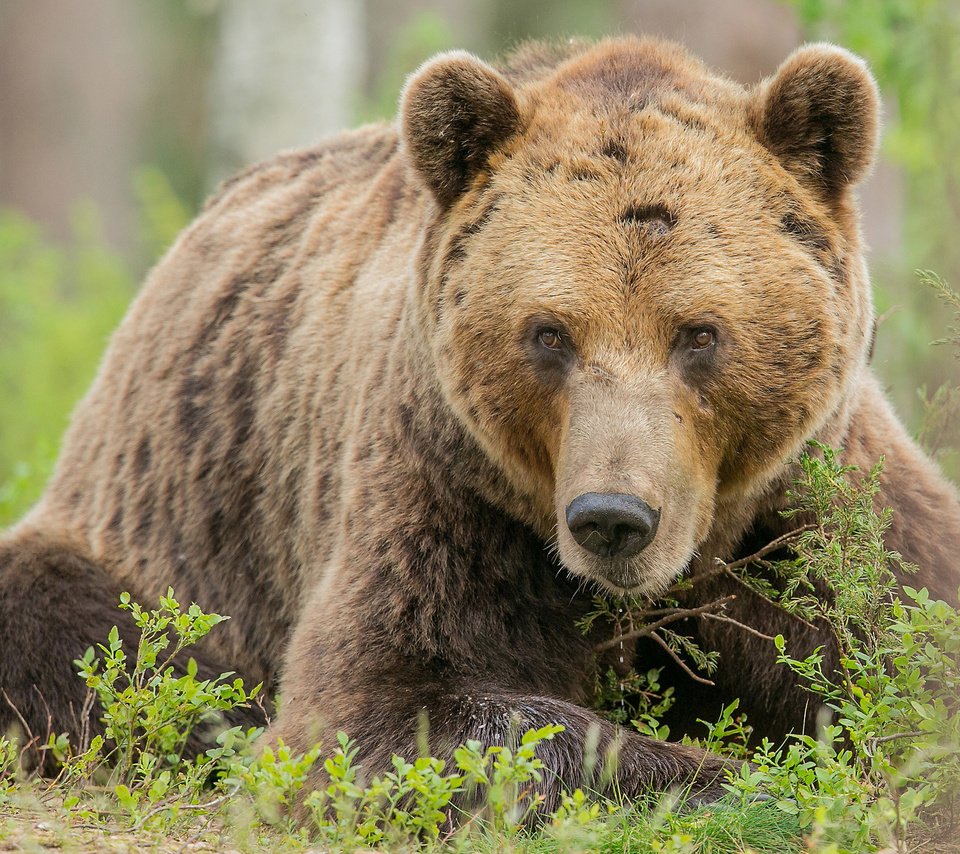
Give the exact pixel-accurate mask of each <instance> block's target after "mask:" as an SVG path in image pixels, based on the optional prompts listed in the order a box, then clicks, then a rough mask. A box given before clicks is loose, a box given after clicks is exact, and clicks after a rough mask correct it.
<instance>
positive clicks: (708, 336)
mask: <svg viewBox="0 0 960 854" xmlns="http://www.w3.org/2000/svg"><path fill="white" fill-rule="evenodd" d="M716 341H717V334H716V333H715V332H714V331H713V330H712V329H710V328H709V327H706V326H704V327H701V328H699V329H694V330H692V338H691V342H690V349H691V350H706V349H707V348H708V347H712V346H713V345H714V344H715V343H716Z"/></svg>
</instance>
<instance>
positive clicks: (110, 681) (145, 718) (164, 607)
mask: <svg viewBox="0 0 960 854" xmlns="http://www.w3.org/2000/svg"><path fill="white" fill-rule="evenodd" d="M120 607H121V608H122V609H124V610H126V611H129V612H130V614H131V615H132V617H133V620H134V623H135V624H136V626H137V628H139V629H140V641H139V644H138V647H137V652H136V658H135V659H134V660H133V662H132V664H133V666H132V669H131V668H128V658H127V653H126V651H125V650H124V648H123V640H122V639H121V637H120V632H119V630H118V629H117V627H116V626H114V627H113V629H112V630H111V631H110V635H109V637H108V639H107V643H106V644H99V645H98V646H99V650H100V652H101V654H102V659H101V658H97V657H96V655H95V652H94V650H93V648H90V649H88V650H87V651H86V652H85V653H84V655H83V658H81V659H79V660H78V661H77V662H76V664H77V666H78V668H79V675H80V677H81V678H82V679H84V681H85V682H86V684H87V687H88V688H90V689H91V690H92V691H93V692H94V693H95V694H96V697H97V699H98V700H99V702H100V705H101V707H102V708H103V711H104V715H103V721H104V724H105V732H104V734H105V736H106V738H107V739H108V740H109V741H110V742H112V743H113V747H112V748H111V749H110V750H109V751H108V752H107V753H105V754H104V757H103V759H104V761H105V762H110V763H111V764H112V767H113V770H112V772H111V779H112V780H117V781H124V782H144V781H153V780H156V779H160V777H159V776H158V775H161V774H164V773H166V774H169V772H168V771H165V770H164V769H168V768H169V767H170V766H173V765H176V764H177V763H178V762H179V761H180V759H181V757H182V756H183V752H184V750H185V748H186V746H187V742H188V741H189V739H190V738H191V736H192V735H193V734H194V732H195V730H196V729H197V727H198V726H199V725H200V724H201V723H204V722H207V721H210V720H211V719H213V718H215V717H217V716H218V714H220V713H222V712H225V711H228V710H230V709H233V708H236V707H238V706H245V705H247V704H249V703H250V702H251V701H253V700H254V699H255V698H256V697H257V695H258V694H259V692H260V686H259V685H258V686H256V687H255V688H254V689H253V690H251V691H247V690H246V689H245V688H244V686H243V681H242V680H241V679H233V680H231V679H230V678H229V677H230V676H231V674H227V673H225V674H221V675H219V676H217V677H215V678H213V679H198V678H197V663H196V661H195V660H194V659H193V658H188V659H187V661H186V664H185V666H184V667H183V668H181V669H178V668H177V667H176V666H175V660H176V659H177V656H178V655H179V654H180V653H181V652H182V651H183V650H184V649H185V648H186V647H188V646H192V645H193V644H195V643H197V642H198V641H199V640H201V639H202V638H204V637H205V636H206V635H207V634H208V633H209V632H210V630H211V629H212V628H213V627H214V626H216V625H217V624H218V623H221V622H223V621H224V620H225V619H227V618H226V617H221V616H220V615H219V614H205V613H204V612H203V611H201V609H200V608H199V606H198V605H196V604H192V605H190V606H189V607H188V608H187V610H186V611H184V610H182V609H181V607H180V603H179V602H177V600H176V599H175V598H174V597H173V590H168V591H167V595H166V596H161V597H160V607H159V608H158V609H156V610H149V611H147V610H144V609H143V608H141V607H140V605H138V604H137V603H135V602H131V600H130V594H129V593H123V594H121V596H120ZM171 635H172V639H171Z"/></svg>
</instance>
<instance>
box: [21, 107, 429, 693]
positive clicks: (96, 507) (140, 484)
mask: <svg viewBox="0 0 960 854" xmlns="http://www.w3.org/2000/svg"><path fill="white" fill-rule="evenodd" d="M397 149H398V143H397V134H396V130H395V129H394V128H393V127H392V126H390V125H371V126H368V127H365V128H361V129H360V130H357V131H352V132H347V133H343V134H340V135H338V136H336V137H333V138H332V139H330V140H328V141H326V142H324V143H322V144H320V145H319V146H317V147H315V148H312V149H308V150H304V151H297V152H291V153H287V154H282V155H280V156H278V157H276V158H274V159H272V160H269V161H266V162H265V163H262V164H258V165H256V166H253V167H251V168H250V169H248V170H246V171H245V172H243V173H241V174H240V175H238V176H236V177H235V178H233V179H230V180H228V181H227V182H225V183H224V184H223V185H222V186H221V187H220V189H219V190H218V191H217V192H216V193H215V194H214V195H213V196H212V197H211V198H210V200H209V201H208V202H207V204H206V205H205V207H204V210H203V212H202V213H201V215H200V216H199V217H198V219H197V220H196V221H195V222H194V223H193V224H192V225H191V226H190V227H189V228H188V229H187V230H186V231H185V232H184V233H183V234H182V235H181V237H180V238H179V239H178V240H177V242H176V243H175V244H174V246H173V247H172V248H171V249H170V250H169V252H168V253H167V254H166V256H165V257H164V258H163V259H162V260H161V261H160V262H159V264H158V265H157V267H156V268H155V269H154V270H153V271H152V273H151V274H150V276H149V277H148V279H147V281H146V283H145V284H144V287H143V289H142V291H141V293H140V294H139V296H138V297H137V299H136V300H135V301H134V303H133V305H132V306H131V308H130V310H129V312H128V314H127V316H126V318H125V319H124V321H123V323H122V324H121V326H120V327H119V329H118V330H117V332H116V333H115V334H114V336H113V339H112V341H111V343H110V346H109V348H108V350H107V353H106V355H105V357H104V360H103V363H102V365H101V368H100V371H99V374H98V376H97V379H96V381H95V383H94V385H93V387H92V388H91V390H90V391H89V393H88V394H87V396H86V397H85V398H84V400H83V401H81V403H80V404H79V406H78V407H77V409H76V411H75V412H74V415H73V419H72V423H71V426H70V429H69V431H68V433H67V435H66V438H65V440H64V445H63V449H62V452H61V456H60V459H59V462H58V465H57V470H56V472H55V475H54V477H53V479H52V481H51V483H50V485H49V486H48V488H47V490H46V492H45V494H44V496H43V497H42V499H41V501H40V502H39V504H38V505H37V507H36V508H34V510H33V512H32V513H31V514H30V515H29V516H28V517H27V518H26V519H25V520H24V521H23V522H22V523H21V526H20V527H21V529H22V528H30V527H50V526H51V525H54V526H55V527H56V528H57V529H59V530H61V531H63V532H64V533H65V535H66V536H68V537H70V538H72V539H74V540H76V541H77V542H79V543H80V544H81V545H82V546H83V547H84V548H85V550H88V551H89V552H90V553H91V555H92V556H93V557H94V558H95V559H96V560H98V561H102V562H104V563H105V564H108V565H110V566H111V567H112V570H111V572H112V574H113V575H114V576H115V577H116V578H117V579H118V580H120V581H121V582H125V583H127V584H129V586H130V588H131V589H132V590H134V591H135V592H136V593H137V595H139V596H141V597H146V598H147V599H153V598H155V597H156V596H157V595H158V594H159V593H161V592H163V591H165V590H166V588H167V586H168V585H169V584H172V585H174V587H175V588H176V592H177V594H178V596H181V597H182V598H183V599H184V600H187V601H190V600H196V601H200V602H202V603H203V602H205V603H207V606H208V607H212V606H213V605H214V604H215V606H216V608H217V609H218V610H221V611H223V612H224V613H227V614H231V615H232V616H234V617H235V619H234V620H233V621H231V623H232V626H233V627H235V628H236V629H237V630H238V631H239V628H240V626H243V627H244V630H243V632H244V635H245V637H240V636H237V637H236V638H233V639H231V637H230V635H231V632H230V626H229V625H228V629H227V631H226V632H223V633H221V637H222V638H223V642H224V643H227V644H229V645H230V646H231V647H233V649H231V650H229V651H230V652H231V653H232V654H234V655H241V653H243V652H255V650H250V649H249V641H250V638H251V637H257V639H258V640H257V643H256V645H255V646H256V647H258V648H262V649H263V650H264V652H263V656H262V661H261V662H240V661H239V659H238V663H245V664H246V665H247V666H246V667H245V668H244V669H245V670H246V671H247V672H250V673H252V674H253V675H257V674H258V673H259V674H263V675H265V674H266V672H267V671H268V669H269V662H270V661H271V660H272V659H275V656H276V649H277V648H278V646H279V645H282V640H283V637H282V636H283V635H285V633H286V628H287V626H288V625H289V623H290V622H291V621H292V620H293V619H294V618H295V616H296V608H295V607H294V603H296V601H297V591H298V590H299V589H300V588H301V587H302V585H303V583H304V581H303V578H302V577H301V568H302V567H303V566H304V564H305V562H306V560H307V558H308V555H307V554H306V553H307V552H309V551H310V550H311V543H312V542H314V541H316V542H322V541H323V538H324V534H325V530H326V529H325V524H326V523H328V522H329V523H330V524H334V523H335V520H333V519H331V514H330V512H329V507H331V506H333V505H334V503H335V501H336V497H337V493H338V490H339V482H338V478H337V467H336V466H335V465H334V463H333V461H334V460H335V459H336V458H337V453H338V450H339V449H340V447H341V446H342V444H343V442H344V441H345V436H344V435H343V434H344V432H345V430H344V426H343V425H344V424H345V423H346V422H347V421H348V420H349V418H348V415H349V411H350V409H351V406H352V402H351V401H352V397H353V396H354V395H355V392H356V389H357V387H358V381H359V378H360V377H361V376H362V373H363V370H364V364H363V358H362V356H363V342H364V340H366V339H368V338H369V337H370V336H372V335H380V336H382V335H383V324H384V323H389V322H391V318H392V319H393V322H395V321H396V319H397V317H398V316H399V312H400V306H401V304H402V302H403V295H404V292H405V279H404V271H405V270H406V269H408V268H409V267H411V266H412V265H411V263H410V262H409V261H408V260H407V259H406V258H405V257H399V258H398V257H397V256H398V253H401V256H402V254H403V253H406V255H410V254H411V252H412V251H413V249H414V248H415V245H416V239H415V238H416V234H417V230H418V228H419V223H420V221H421V219H422V217H421V215H420V214H419V213H418V209H419V206H421V205H422V204H423V198H422V196H423V194H422V192H421V191H420V189H419V188H418V187H417V186H416V185H415V183H414V182H412V181H411V180H410V178H409V177H408V175H407V170H406V167H405V166H404V164H403V162H402V160H401V158H400V157H399V156H398V153H397ZM347 377H349V380H348V379H347ZM307 520H308V521H307ZM264 567H269V568H270V571H269V572H265V571H264ZM238 574H239V575H242V576H243V578H242V579H241V578H238V577H237V576H238ZM251 590H254V591H256V594H257V595H256V596H251V595H250V594H251ZM278 634H279V635H280V636H279V637H278ZM271 647H272V652H269V650H270V649H271Z"/></svg>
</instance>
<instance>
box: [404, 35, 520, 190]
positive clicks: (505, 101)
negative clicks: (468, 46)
mask: <svg viewBox="0 0 960 854" xmlns="http://www.w3.org/2000/svg"><path fill="white" fill-rule="evenodd" d="M400 121H401V135H402V138H403V142H404V145H405V146H406V148H407V151H408V152H410V157H411V158H412V160H413V165H414V166H415V167H416V168H417V171H418V172H419V173H420V175H421V176H422V177H423V179H424V181H426V183H427V186H428V187H429V188H430V190H431V191H432V192H433V195H434V196H435V197H436V199H437V201H438V202H439V203H440V204H441V205H442V206H443V207H449V206H450V205H451V204H453V202H454V201H456V199H457V197H458V196H459V195H460V194H461V193H462V192H463V191H464V190H465V189H466V188H467V186H468V184H469V183H470V181H471V180H472V179H473V178H474V176H475V175H476V174H477V173H478V172H480V171H481V170H482V169H483V168H484V166H485V165H486V163H487V160H488V158H489V156H490V154H491V153H493V152H494V151H495V150H496V149H498V148H499V147H500V146H502V145H503V144H504V143H505V142H506V141H507V140H508V139H509V138H510V137H512V136H513V135H514V134H516V133H518V132H519V131H520V129H521V120H520V108H519V107H518V105H517V99H516V97H515V96H514V94H513V89H512V88H511V86H510V84H509V83H508V82H507V81H506V80H505V79H504V78H503V76H502V75H500V74H499V73H497V72H496V71H495V70H494V69H493V68H491V67H490V66H489V65H486V64H485V63H483V62H481V61H480V60H479V59H477V58H476V57H474V56H472V55H471V54H469V53H466V52H465V51H452V52H450V53H443V54H440V55H439V56H437V57H434V58H433V59H431V60H429V61H428V62H427V63H425V64H424V65H423V66H422V67H421V68H420V69H419V70H418V71H417V72H416V73H415V74H413V75H412V76H411V77H410V79H409V80H408V81H407V85H406V86H405V87H404V90H403V94H402V95H401V96H400Z"/></svg>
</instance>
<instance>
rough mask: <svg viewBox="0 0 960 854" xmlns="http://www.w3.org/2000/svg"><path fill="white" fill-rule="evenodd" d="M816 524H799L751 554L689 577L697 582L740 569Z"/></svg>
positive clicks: (814, 527)
mask: <svg viewBox="0 0 960 854" xmlns="http://www.w3.org/2000/svg"><path fill="white" fill-rule="evenodd" d="M816 527H817V526H816V525H813V524H810V525H801V526H800V527H799V528H794V529H793V530H792V531H787V533H785V534H781V535H780V536H779V537H777V538H776V539H773V540H771V541H770V542H769V543H767V544H766V545H765V546H764V547H763V548H762V549H758V550H757V551H755V552H754V553H753V554H752V555H747V556H746V557H740V558H737V559H736V560H732V561H730V563H725V564H723V565H722V566H718V567H717V568H716V569H711V570H708V571H707V572H703V573H701V574H700V575H694V576H693V577H692V578H690V581H693V582H697V581H703V580H705V579H707V578H712V577H713V576H715V575H722V574H723V573H725V572H730V571H731V570H733V569H742V568H743V567H745V566H749V565H750V564H751V563H754V562H755V561H758V560H761V559H762V558H765V557H766V556H767V555H768V554H770V553H771V552H775V551H776V550H777V549H779V548H780V547H781V546H784V545H786V544H787V543H789V542H790V541H791V540H795V539H796V538H797V537H799V536H800V535H801V534H805V533H807V531H813V530H815V529H816Z"/></svg>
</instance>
